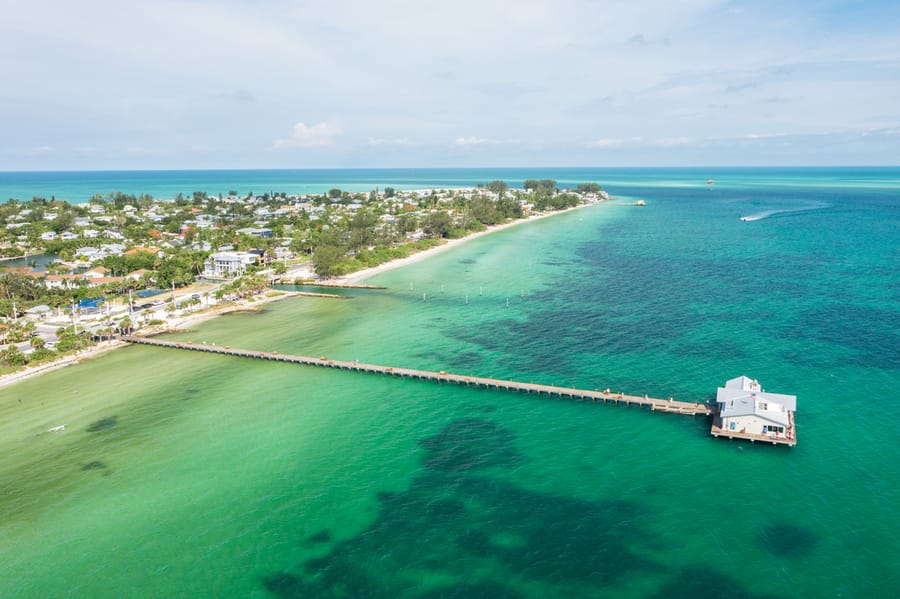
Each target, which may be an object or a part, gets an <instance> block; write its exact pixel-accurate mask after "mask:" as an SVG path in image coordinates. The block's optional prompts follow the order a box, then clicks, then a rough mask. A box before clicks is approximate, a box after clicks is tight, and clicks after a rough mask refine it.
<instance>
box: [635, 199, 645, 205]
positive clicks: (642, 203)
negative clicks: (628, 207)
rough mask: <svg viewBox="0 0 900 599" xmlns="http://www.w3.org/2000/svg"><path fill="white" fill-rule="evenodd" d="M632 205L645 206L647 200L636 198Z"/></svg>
mask: <svg viewBox="0 0 900 599" xmlns="http://www.w3.org/2000/svg"><path fill="white" fill-rule="evenodd" d="M634 205H635V206H646V205H647V202H645V201H644V200H638V201H637V202H635V203H634Z"/></svg>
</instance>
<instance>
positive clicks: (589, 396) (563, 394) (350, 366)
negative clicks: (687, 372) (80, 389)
mask: <svg viewBox="0 0 900 599" xmlns="http://www.w3.org/2000/svg"><path fill="white" fill-rule="evenodd" d="M121 339H122V341H127V342H129V343H137V344H141V345H153V346H156V347H168V348H172V349H182V350H191V351H199V352H207V353H213V354H223V355H228V356H237V357H240V358H254V359H257V360H269V361H272V362H288V363H293V364H302V365H306V366H319V367H323V368H335V369H338V370H350V371H356V372H369V373H373V374H381V375H387V376H396V377H401V378H408V379H416V380H421V381H434V382H437V383H452V384H455V385H463V386H467V387H479V388H483V389H496V390H500V391H515V392H518V393H533V394H535V395H546V396H548V397H559V398H567V399H575V400H579V401H593V402H598V401H602V402H604V403H614V404H624V405H625V406H638V407H648V408H650V410H651V411H653V412H668V413H670V414H686V415H690V416H710V415H712V408H711V407H710V406H709V405H708V404H704V403H699V402H686V401H677V400H674V399H658V398H654V397H647V396H646V395H644V396H638V395H627V394H624V393H613V392H610V391H609V390H608V389H607V390H605V391H596V390H595V391H591V390H587V389H575V388H572V387H557V386H554V385H540V384H536V383H523V382H517V381H506V380H502V379H494V378H486V377H479V376H466V375H461V374H452V373H449V372H444V371H440V372H434V371H430V370H416V369H413V368H396V367H393V366H379V365H377V364H364V363H361V362H358V361H353V362H348V361H344V360H331V359H329V358H326V357H320V358H311V357H307V356H296V355H290V354H280V353H278V352H262V351H255V350H249V349H237V348H233V347H229V346H227V345H225V346H221V345H208V344H205V343H190V342H186V341H163V340H161V339H152V338H148V337H137V336H134V335H123V336H122V337H121Z"/></svg>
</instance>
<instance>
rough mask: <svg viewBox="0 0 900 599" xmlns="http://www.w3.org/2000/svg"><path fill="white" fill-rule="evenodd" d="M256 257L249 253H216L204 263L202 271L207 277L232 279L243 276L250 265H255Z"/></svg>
mask: <svg viewBox="0 0 900 599" xmlns="http://www.w3.org/2000/svg"><path fill="white" fill-rule="evenodd" d="M257 259H258V256H257V255H256V254H254V253H251V252H216V253H214V254H211V255H210V256H209V258H208V259H207V261H206V269H205V270H204V271H203V274H204V276H207V277H234V276H239V275H241V274H243V272H244V270H246V268H247V267H248V266H250V265H251V264H256V262H257Z"/></svg>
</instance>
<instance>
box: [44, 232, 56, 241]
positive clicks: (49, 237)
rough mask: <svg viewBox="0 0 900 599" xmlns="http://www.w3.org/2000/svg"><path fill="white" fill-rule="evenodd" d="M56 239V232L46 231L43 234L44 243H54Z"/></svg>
mask: <svg viewBox="0 0 900 599" xmlns="http://www.w3.org/2000/svg"><path fill="white" fill-rule="evenodd" d="M54 239H56V231H45V232H43V233H41V240H42V241H53V240H54Z"/></svg>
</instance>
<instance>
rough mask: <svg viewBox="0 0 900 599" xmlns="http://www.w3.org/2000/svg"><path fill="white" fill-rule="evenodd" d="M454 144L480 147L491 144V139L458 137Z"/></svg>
mask: <svg viewBox="0 0 900 599" xmlns="http://www.w3.org/2000/svg"><path fill="white" fill-rule="evenodd" d="M453 143H454V144H456V145H458V146H480V145H481V144H486V143H491V140H489V139H482V138H480V137H474V136H473V137H457V138H456V139H455V140H454V141H453Z"/></svg>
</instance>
